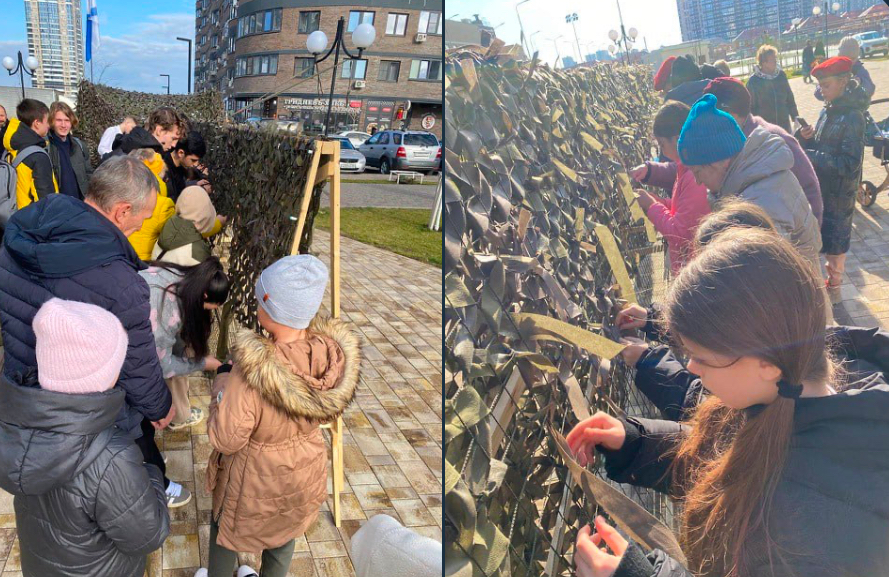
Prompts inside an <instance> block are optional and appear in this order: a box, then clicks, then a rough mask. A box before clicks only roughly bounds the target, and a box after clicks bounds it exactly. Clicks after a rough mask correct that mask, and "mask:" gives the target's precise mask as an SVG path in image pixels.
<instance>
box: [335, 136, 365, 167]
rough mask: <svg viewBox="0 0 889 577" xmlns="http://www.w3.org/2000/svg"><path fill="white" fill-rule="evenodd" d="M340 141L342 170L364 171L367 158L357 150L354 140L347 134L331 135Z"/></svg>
mask: <svg viewBox="0 0 889 577" xmlns="http://www.w3.org/2000/svg"><path fill="white" fill-rule="evenodd" d="M330 138H331V139H333V140H336V141H339V143H340V172H359V173H360V172H364V167H365V166H366V162H367V161H366V160H365V158H364V155H363V154H361V153H360V152H358V151H357V150H355V147H354V146H352V142H351V141H350V140H349V139H348V138H346V137H345V136H331V137H330Z"/></svg>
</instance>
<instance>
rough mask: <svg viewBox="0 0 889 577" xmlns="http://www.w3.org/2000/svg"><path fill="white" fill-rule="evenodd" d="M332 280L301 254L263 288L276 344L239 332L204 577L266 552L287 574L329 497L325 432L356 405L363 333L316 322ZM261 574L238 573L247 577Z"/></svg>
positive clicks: (270, 568)
mask: <svg viewBox="0 0 889 577" xmlns="http://www.w3.org/2000/svg"><path fill="white" fill-rule="evenodd" d="M328 276H329V275H328V271H327V267H326V266H324V264H323V263H322V262H321V261H319V260H318V259H317V258H315V257H314V256H311V255H294V256H288V257H285V258H282V259H281V260H279V261H277V262H275V263H274V264H273V265H271V266H270V267H268V268H267V269H265V270H264V271H263V272H262V274H261V275H260V276H259V279H258V280H257V282H256V300H257V303H258V305H259V307H258V317H259V324H260V325H261V326H262V328H264V329H265V330H266V331H267V332H268V333H269V334H270V335H271V338H265V337H262V336H260V335H258V334H256V333H254V332H252V331H250V330H242V331H241V332H239V333H238V334H237V336H236V337H235V339H234V344H233V346H232V352H233V358H234V361H233V367H232V368H231V371H230V372H225V371H226V366H225V365H223V366H222V367H220V369H219V371H218V372H219V373H221V374H219V375H218V376H217V377H216V379H215V380H214V382H213V392H212V395H213V396H212V401H211V403H210V417H209V420H208V422H207V434H208V435H209V437H210V444H211V445H212V446H213V449H214V451H213V454H212V455H211V456H210V460H209V465H208V466H207V477H206V478H207V484H206V489H207V490H208V491H209V492H210V493H211V494H212V495H213V511H212V515H211V518H210V555H209V567H208V569H200V570H199V571H198V572H197V573H196V574H195V576H196V577H202V576H207V575H209V576H210V577H222V576H224V577H231V574H232V569H234V566H235V564H236V562H237V553H238V552H244V553H257V554H258V553H260V552H262V567H261V570H262V573H261V575H262V577H286V575H287V574H288V570H289V567H290V560H291V558H292V556H293V549H294V540H295V539H296V538H297V537H299V536H301V535H302V534H303V533H305V532H306V530H307V529H308V528H309V527H311V525H312V523H314V522H315V519H316V518H317V517H318V512H319V510H320V508H321V505H322V503H324V501H325V500H326V498H327V449H326V446H325V444H324V439H323V438H322V436H321V430H320V429H319V425H320V424H321V423H324V422H327V421H332V420H334V419H336V418H337V417H338V416H339V415H341V414H342V413H343V411H344V410H345V409H346V407H347V406H348V405H349V403H350V402H351V401H352V398H353V397H354V395H355V389H356V388H357V386H358V369H359V365H360V364H361V358H360V350H359V343H358V339H357V337H356V336H355V334H354V333H353V332H352V331H351V330H350V329H349V328H348V327H347V326H346V325H345V324H344V323H342V322H340V321H338V320H332V319H323V318H320V317H316V315H317V313H318V309H319V308H320V306H321V300H322V299H323V298H324V289H325V288H326V286H327V279H328ZM256 574H257V573H256V571H254V570H253V569H252V568H250V567H246V566H243V567H241V568H240V569H239V570H238V576H239V577H249V576H251V575H256Z"/></svg>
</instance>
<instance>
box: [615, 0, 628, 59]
mask: <svg viewBox="0 0 889 577" xmlns="http://www.w3.org/2000/svg"><path fill="white" fill-rule="evenodd" d="M615 1H616V3H617V17H618V18H619V19H620V37H621V39H622V40H623V41H624V51H625V52H626V53H627V66H629V65H630V47H629V45H628V44H627V32H626V29H625V28H624V15H623V13H622V12H621V11H620V0H615Z"/></svg>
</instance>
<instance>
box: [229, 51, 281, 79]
mask: <svg viewBox="0 0 889 577" xmlns="http://www.w3.org/2000/svg"><path fill="white" fill-rule="evenodd" d="M277 73H278V55H277V54H268V55H265V56H245V57H243V58H238V59H237V61H236V63H235V76H260V75H275V74H277Z"/></svg>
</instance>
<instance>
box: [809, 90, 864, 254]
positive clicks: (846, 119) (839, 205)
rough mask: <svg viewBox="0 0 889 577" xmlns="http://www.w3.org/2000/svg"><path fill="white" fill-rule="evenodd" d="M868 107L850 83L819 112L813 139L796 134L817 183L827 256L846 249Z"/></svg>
mask: <svg viewBox="0 0 889 577" xmlns="http://www.w3.org/2000/svg"><path fill="white" fill-rule="evenodd" d="M869 104H870V97H868V95H867V93H866V92H865V91H864V89H863V88H861V87H860V86H859V85H858V83H857V82H856V81H855V80H851V81H850V82H849V85H848V86H847V88H846V92H845V93H843V95H842V96H840V97H839V98H837V99H836V100H834V101H833V102H829V103H827V104H826V105H825V106H824V108H823V109H822V110H821V116H819V117H818V124H816V125H815V136H814V137H813V138H811V139H808V140H807V139H804V138H801V137H800V135H799V134H797V138H799V141H800V144H802V146H803V148H804V149H805V151H806V154H807V155H808V156H809V159H810V160H811V161H812V166H814V167H815V174H817V175H818V182H820V183H821V196H822V198H823V199H824V220H823V223H822V229H821V230H822V238H823V241H824V249H823V250H824V252H826V253H828V254H843V253H845V252H847V251H848V250H849V243H850V235H851V232H852V228H851V227H852V214H853V213H854V211H855V194H856V192H857V191H858V182H859V180H860V179H861V164H862V161H863V159H864V129H865V119H864V111H865V110H867V107H868V105H869Z"/></svg>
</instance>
